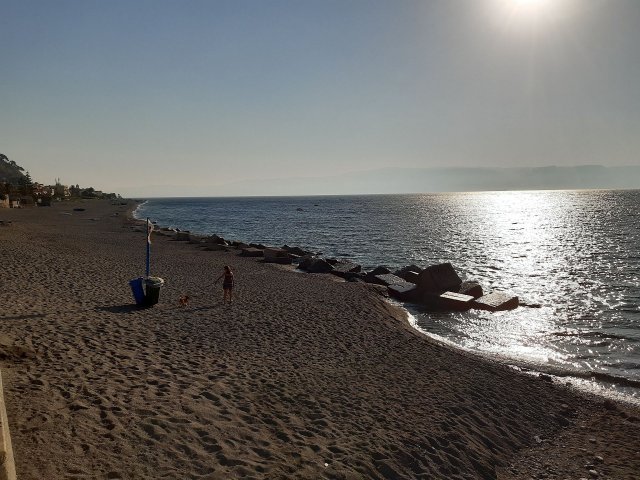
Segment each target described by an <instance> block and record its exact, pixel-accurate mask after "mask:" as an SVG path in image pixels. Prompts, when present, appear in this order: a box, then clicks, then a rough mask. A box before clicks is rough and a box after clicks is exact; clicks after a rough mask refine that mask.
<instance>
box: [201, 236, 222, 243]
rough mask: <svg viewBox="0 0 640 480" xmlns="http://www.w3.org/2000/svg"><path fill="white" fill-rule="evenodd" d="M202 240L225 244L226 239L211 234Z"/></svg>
mask: <svg viewBox="0 0 640 480" xmlns="http://www.w3.org/2000/svg"><path fill="white" fill-rule="evenodd" d="M204 240H205V242H207V243H215V244H217V245H227V241H226V240H225V239H224V238H222V237H219V236H218V235H211V236H209V237H206V238H205V239H204Z"/></svg>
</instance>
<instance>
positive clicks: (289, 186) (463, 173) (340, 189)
mask: <svg viewBox="0 0 640 480" xmlns="http://www.w3.org/2000/svg"><path fill="white" fill-rule="evenodd" d="M592 188H596V189H598V188H601V189H640V166H625V167H604V166H601V165H581V166H575V167H553V166H551V167H507V168H491V167H477V168H472V167H467V168H447V167H445V168H383V169H376V170H365V171H358V172H351V173H347V174H343V175H326V176H316V177H295V178H264V179H254V180H243V181H238V182H231V183H226V184H222V185H210V186H188V185H165V186H140V187H137V188H136V187H129V188H121V189H120V190H121V191H123V193H124V194H125V195H132V196H136V195H137V196H142V197H152V196H153V197H172V196H183V197H185V196H186V197H188V196H191V197H196V196H235V195H237V196H244V195H265V196H268V195H349V194H370V193H373V194H375V193H428V192H473V191H492V190H571V189H592Z"/></svg>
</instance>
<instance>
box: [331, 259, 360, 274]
mask: <svg viewBox="0 0 640 480" xmlns="http://www.w3.org/2000/svg"><path fill="white" fill-rule="evenodd" d="M332 266H333V270H331V273H332V274H334V275H337V276H338V277H342V278H347V277H352V276H353V274H355V273H360V272H361V271H362V267H361V266H360V265H358V264H357V263H351V262H345V261H338V262H337V263H334V264H332Z"/></svg>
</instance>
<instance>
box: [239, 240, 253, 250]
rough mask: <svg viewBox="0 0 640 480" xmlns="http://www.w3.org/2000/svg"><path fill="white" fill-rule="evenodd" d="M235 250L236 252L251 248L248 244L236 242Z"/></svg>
mask: <svg viewBox="0 0 640 480" xmlns="http://www.w3.org/2000/svg"><path fill="white" fill-rule="evenodd" d="M236 248H237V249H238V250H242V249H245V248H251V247H250V246H249V244H248V243H244V242H238V243H236Z"/></svg>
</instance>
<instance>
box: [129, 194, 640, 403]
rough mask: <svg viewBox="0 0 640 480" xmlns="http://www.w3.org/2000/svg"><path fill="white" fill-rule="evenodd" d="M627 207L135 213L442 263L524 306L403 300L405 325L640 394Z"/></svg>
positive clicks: (564, 200) (285, 203)
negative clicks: (487, 307)
mask: <svg viewBox="0 0 640 480" xmlns="http://www.w3.org/2000/svg"><path fill="white" fill-rule="evenodd" d="M639 207H640V191H638V190H633V191H540V192H483V193H455V194H453V193H452V194H424V195H373V196H342V197H340V196H335V197H334V196H331V197H268V198H257V197H251V198H246V197H245V198H198V199H152V200H149V201H148V202H147V203H145V204H144V205H143V206H142V207H140V209H139V210H138V212H137V216H138V217H139V218H145V217H150V218H151V219H152V220H154V221H157V222H158V223H159V224H160V225H163V226H174V227H179V228H181V229H183V230H190V231H192V232H197V233H203V234H213V233H216V234H218V235H221V236H223V237H225V238H228V239H237V240H243V241H246V242H259V243H264V244H269V245H276V246H281V245H283V244H288V245H295V246H301V247H304V248H308V249H311V250H315V251H319V252H322V253H323V254H324V255H326V256H331V257H344V258H349V259H352V260H354V261H355V262H358V263H360V264H362V265H363V267H365V268H371V267H375V266H377V265H386V266H388V267H391V268H395V267H402V266H404V265H408V264H412V263H413V264H416V265H419V266H423V267H424V266H427V265H431V264H435V263H442V262H451V263H452V264H453V265H454V266H455V268H456V270H457V271H458V273H459V275H460V276H461V277H462V278H463V279H469V280H477V281H479V282H480V283H481V284H482V285H483V287H484V290H485V292H487V291H491V290H503V291H507V292H513V293H515V294H517V295H518V296H519V297H520V299H521V301H524V302H525V303H526V304H528V305H530V306H526V307H519V308H518V309H516V310H513V311H510V312H500V313H488V312H481V311H470V312H464V313H440V314H433V313H426V312H421V311H420V310H419V309H418V308H417V307H415V306H408V307H409V310H410V311H411V312H412V313H413V314H414V316H415V317H416V321H417V326H418V327H419V328H421V329H422V330H424V331H426V332H427V333H429V334H431V335H433V336H436V337H439V338H442V339H444V340H446V341H449V342H451V343H453V344H454V345H457V346H459V347H461V348H465V349H470V350H473V351H478V352H482V353H485V354H492V355H497V356H500V357H502V358H504V359H507V361H509V362H512V363H516V364H520V365H522V364H529V365H532V366H534V368H545V369H550V368H551V369H558V370H559V371H560V370H562V371H567V372H573V374H575V375H574V376H580V375H582V376H585V378H587V379H588V378H589V377H590V375H591V372H595V373H596V374H598V375H597V376H598V377H599V378H600V379H601V380H602V379H604V380H609V381H612V382H613V383H614V384H615V385H617V388H616V391H618V392H620V391H622V392H624V393H625V394H626V395H631V396H634V397H636V398H637V399H640V390H639V389H638V386H640V307H639V305H640V213H639ZM636 382H637V383H636ZM600 385H602V384H600ZM605 388H606V386H605Z"/></svg>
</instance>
